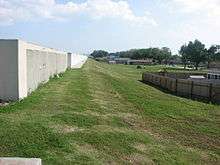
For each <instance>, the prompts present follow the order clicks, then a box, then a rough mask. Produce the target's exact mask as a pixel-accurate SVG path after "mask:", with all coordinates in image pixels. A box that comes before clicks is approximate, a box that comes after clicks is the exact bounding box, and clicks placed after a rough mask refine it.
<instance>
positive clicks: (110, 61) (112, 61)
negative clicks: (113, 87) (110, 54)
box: [108, 60, 116, 64]
mask: <svg viewBox="0 0 220 165" xmlns="http://www.w3.org/2000/svg"><path fill="white" fill-rule="evenodd" d="M108 63H109V64H116V61H114V60H109V61H108Z"/></svg>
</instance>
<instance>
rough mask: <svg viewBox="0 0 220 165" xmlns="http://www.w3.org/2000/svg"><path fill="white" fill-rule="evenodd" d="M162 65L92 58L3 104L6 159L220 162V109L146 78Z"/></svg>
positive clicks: (1, 149) (0, 133) (0, 121)
mask: <svg viewBox="0 0 220 165" xmlns="http://www.w3.org/2000/svg"><path fill="white" fill-rule="evenodd" d="M162 67H163V66H149V67H147V68H146V69H136V66H125V65H108V64H105V63H98V62H95V61H92V60H89V61H88V62H87V63H86V65H85V66H84V67H83V68H82V69H78V70H69V71H67V72H66V73H64V74H63V75H62V77H61V78H54V79H52V80H51V81H50V82H49V83H47V84H45V85H43V86H41V87H40V88H39V89H38V90H37V91H35V92H33V93H32V94H31V96H29V97H28V98H26V99H24V100H23V101H21V102H16V103H12V104H10V105H9V106H7V107H1V108H0V157H7V156H10V157H39V158H41V159H42V160H43V164H53V165H54V164H167V165H170V164H181V165H182V164H186V165H188V164H219V163H220V138H219V137H220V129H219V128H220V106H218V105H212V104H205V103H202V102H197V101H192V100H189V99H186V98H181V97H177V96H173V95H170V94H167V93H164V92H162V91H160V90H158V89H155V88H153V87H151V86H149V85H146V84H143V83H141V82H140V81H138V80H140V79H141V73H142V72H144V71H158V70H159V69H161V68H162Z"/></svg>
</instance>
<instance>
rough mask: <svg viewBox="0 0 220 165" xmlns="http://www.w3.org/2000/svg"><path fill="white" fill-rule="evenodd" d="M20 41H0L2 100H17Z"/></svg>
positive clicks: (0, 96) (0, 92)
mask: <svg viewBox="0 0 220 165" xmlns="http://www.w3.org/2000/svg"><path fill="white" fill-rule="evenodd" d="M17 54H18V40H0V99H1V100H15V99H17V98H18V97H19V93H18V90H19V89H18V55H17Z"/></svg>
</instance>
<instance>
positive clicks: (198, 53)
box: [180, 40, 207, 70]
mask: <svg viewBox="0 0 220 165" xmlns="http://www.w3.org/2000/svg"><path fill="white" fill-rule="evenodd" d="M180 54H182V55H183V56H184V57H183V58H184V60H188V59H189V60H190V62H192V63H194V66H195V68H196V70H198V66H199V64H200V63H201V62H205V61H206V59H207V53H206V50H205V45H204V44H202V43H201V42H200V41H199V40H195V41H194V42H192V41H190V42H189V43H188V45H184V46H182V47H181V49H180Z"/></svg>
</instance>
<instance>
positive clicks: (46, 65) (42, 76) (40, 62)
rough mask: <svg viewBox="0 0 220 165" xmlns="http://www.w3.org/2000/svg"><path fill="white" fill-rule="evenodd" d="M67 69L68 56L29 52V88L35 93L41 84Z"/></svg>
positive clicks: (29, 90) (37, 51)
mask: <svg viewBox="0 0 220 165" xmlns="http://www.w3.org/2000/svg"><path fill="white" fill-rule="evenodd" d="M66 68H67V54H58V53H53V52H44V51H39V50H29V49H28V50H27V82H28V83H27V88H28V93H31V92H32V91H34V90H35V89H36V88H37V87H38V86H39V84H40V83H44V82H47V81H48V80H49V78H50V77H53V76H54V75H55V74H58V73H61V72H64V71H65V70H66Z"/></svg>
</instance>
